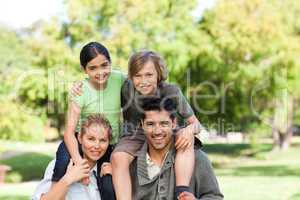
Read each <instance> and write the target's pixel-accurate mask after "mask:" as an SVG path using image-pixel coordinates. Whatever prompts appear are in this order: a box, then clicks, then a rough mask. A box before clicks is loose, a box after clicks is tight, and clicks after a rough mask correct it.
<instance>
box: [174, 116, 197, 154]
mask: <svg viewBox="0 0 300 200" xmlns="http://www.w3.org/2000/svg"><path fill="white" fill-rule="evenodd" d="M187 123H188V126H187V127H185V128H182V129H180V130H179V131H178V132H177V136H178V137H177V139H176V143H175V146H176V149H182V148H183V149H186V148H188V147H190V146H191V145H193V141H194V136H195V135H196V134H197V133H199V132H200V130H201V125H200V122H199V120H198V119H197V117H196V116H195V115H192V116H190V117H189V118H188V119H187Z"/></svg>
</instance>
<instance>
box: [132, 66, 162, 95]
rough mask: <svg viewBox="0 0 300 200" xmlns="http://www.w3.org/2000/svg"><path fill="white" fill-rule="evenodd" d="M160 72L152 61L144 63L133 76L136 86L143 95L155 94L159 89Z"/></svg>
mask: <svg viewBox="0 0 300 200" xmlns="http://www.w3.org/2000/svg"><path fill="white" fill-rule="evenodd" d="M157 80H158V73H157V71H156V69H155V66H154V64H153V62H152V61H148V62H146V63H145V64H144V66H143V67H142V69H141V70H140V71H138V72H137V73H136V74H135V75H134V76H133V77H132V81H133V85H134V88H135V89H136V90H137V91H138V92H139V93H141V94H142V95H150V94H153V93H154V92H155V91H156V89H157Z"/></svg>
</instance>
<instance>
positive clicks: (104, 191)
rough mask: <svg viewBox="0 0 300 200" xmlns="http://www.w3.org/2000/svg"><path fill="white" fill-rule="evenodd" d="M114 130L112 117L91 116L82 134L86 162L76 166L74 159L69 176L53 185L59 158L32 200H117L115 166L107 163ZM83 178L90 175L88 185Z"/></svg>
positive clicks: (79, 138) (69, 168)
mask: <svg viewBox="0 0 300 200" xmlns="http://www.w3.org/2000/svg"><path fill="white" fill-rule="evenodd" d="M111 133H112V129H111V126H110V124H109V122H108V120H107V119H106V118H104V117H103V116H102V115H101V114H94V115H90V116H88V117H87V119H86V120H85V121H84V123H83V124H82V126H81V131H80V133H79V135H78V141H79V144H80V146H81V153H82V156H83V158H84V161H83V162H81V163H80V164H76V165H73V162H72V160H71V161H70V163H69V165H68V168H67V172H66V173H65V175H64V176H63V177H62V178H61V179H60V180H59V181H58V182H57V183H55V184H52V185H51V183H52V182H51V178H52V174H53V168H54V164H55V160H53V161H51V162H50V163H49V165H48V167H47V169H46V172H45V175H44V179H43V180H42V181H41V183H40V184H39V185H38V187H37V189H36V191H35V193H34V196H33V197H32V200H61V199H66V200H77V199H80V200H110V199H112V200H114V199H115V194H114V190H113V186H112V178H111V174H112V172H111V171H112V170H111V165H110V163H108V162H105V161H107V160H109V157H110V153H111V146H110V145H109V142H110V139H111V137H112V134H111ZM83 178H89V180H90V182H89V184H88V185H85V184H83V183H82V182H80V180H82V179H83Z"/></svg>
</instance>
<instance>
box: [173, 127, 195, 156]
mask: <svg viewBox="0 0 300 200" xmlns="http://www.w3.org/2000/svg"><path fill="white" fill-rule="evenodd" d="M193 143H194V132H193V131H192V130H190V127H185V128H182V129H179V130H178V131H177V133H176V142H175V147H176V149H177V150H178V149H187V148H189V147H191V145H193Z"/></svg>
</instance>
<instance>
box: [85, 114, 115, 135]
mask: <svg viewBox="0 0 300 200" xmlns="http://www.w3.org/2000/svg"><path fill="white" fill-rule="evenodd" d="M93 124H97V125H99V126H102V127H104V128H105V129H107V132H108V137H109V140H110V139H111V138H112V128H111V125H110V123H109V121H108V119H106V117H104V116H103V115H102V114H92V115H89V116H88V117H87V118H86V119H85V121H84V122H83V124H82V125H81V129H80V133H81V135H84V134H85V133H86V129H87V128H89V127H90V126H91V125H93Z"/></svg>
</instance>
